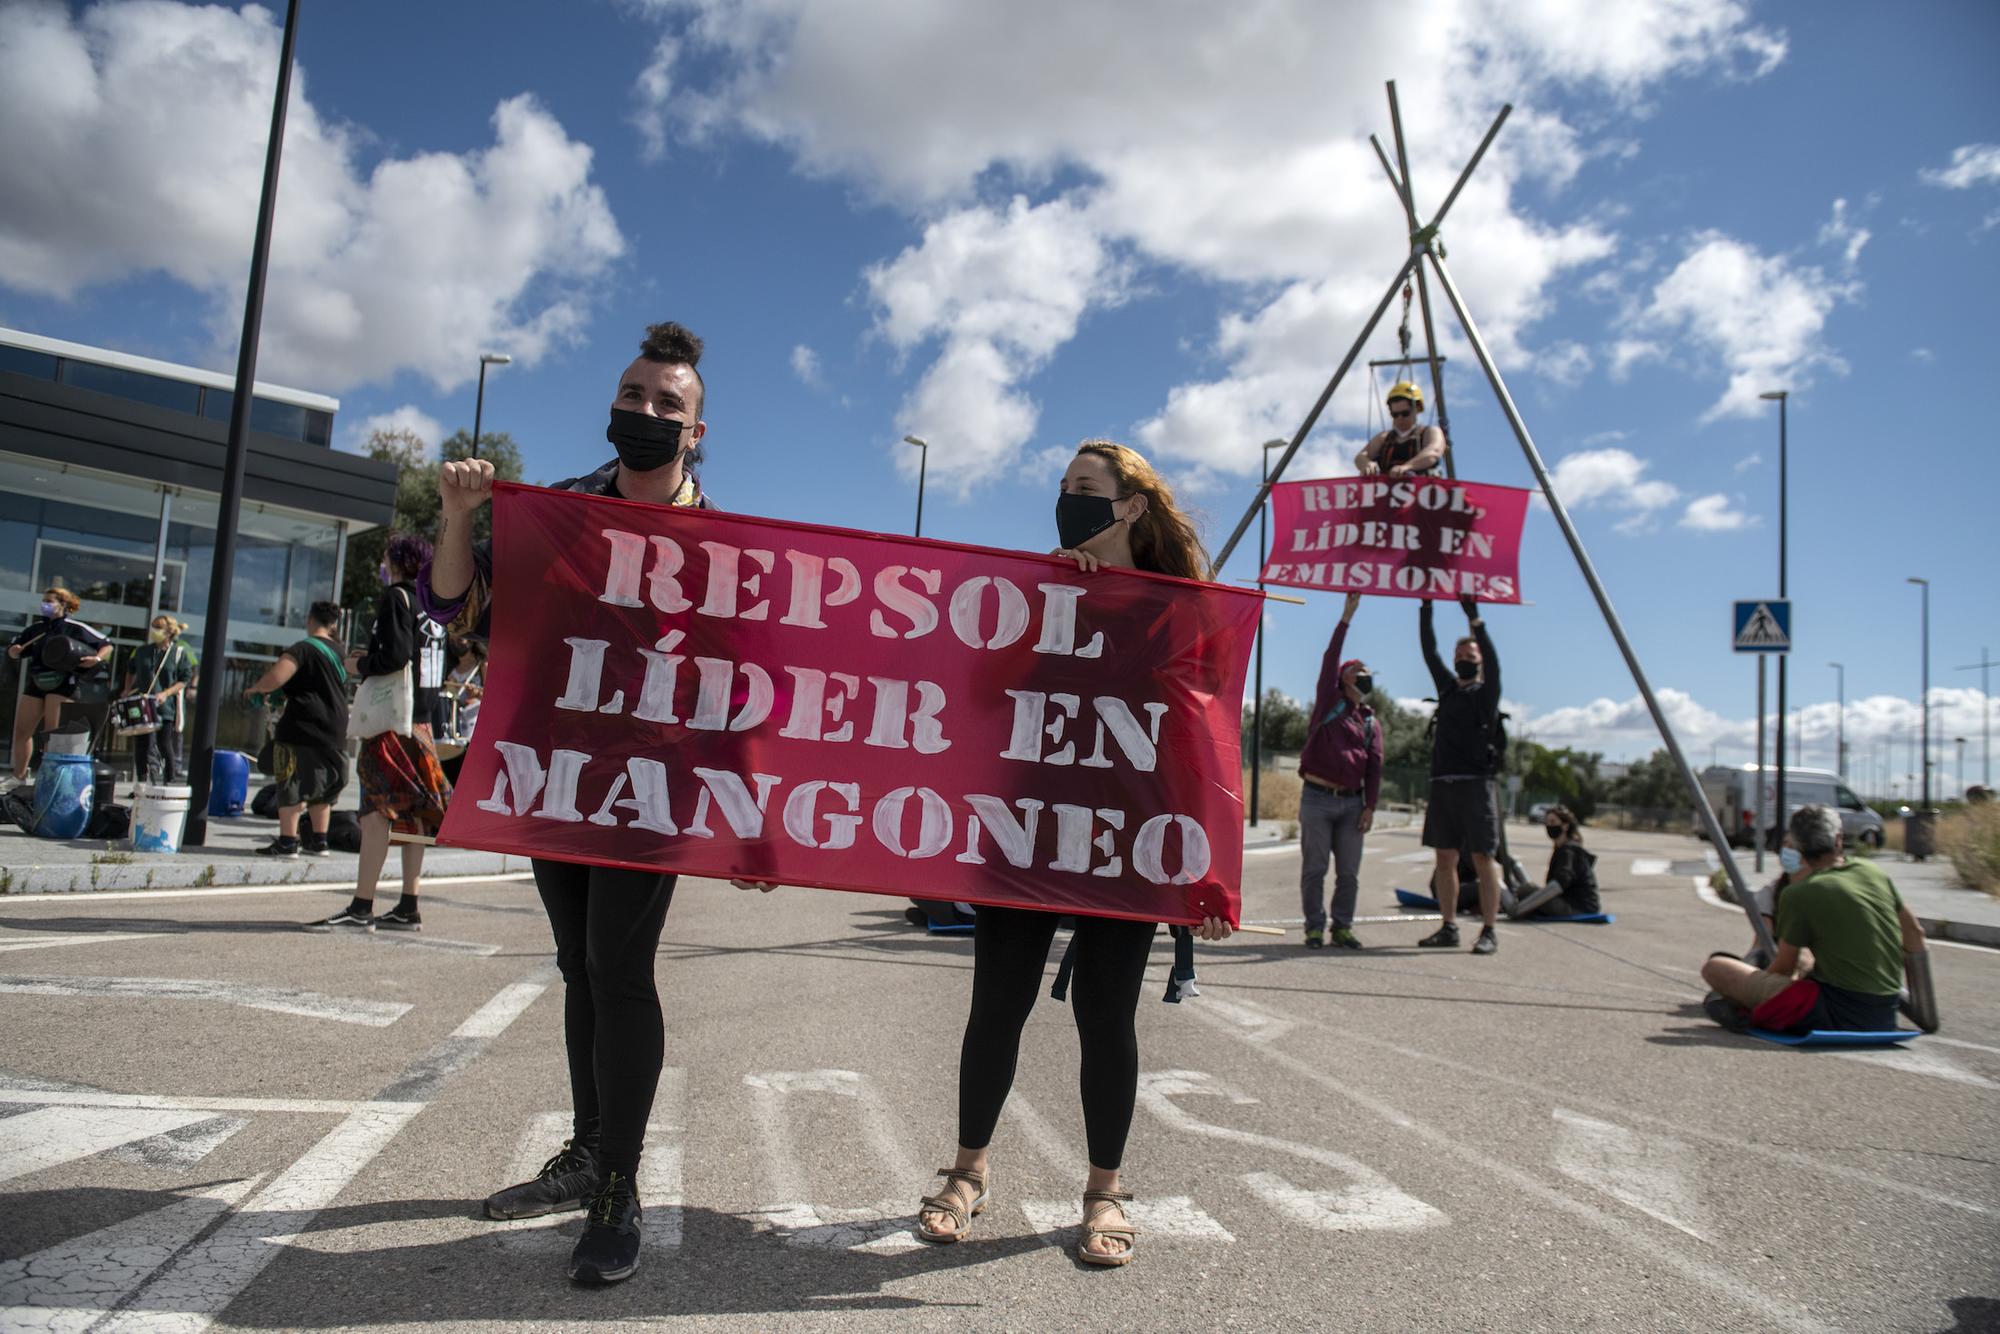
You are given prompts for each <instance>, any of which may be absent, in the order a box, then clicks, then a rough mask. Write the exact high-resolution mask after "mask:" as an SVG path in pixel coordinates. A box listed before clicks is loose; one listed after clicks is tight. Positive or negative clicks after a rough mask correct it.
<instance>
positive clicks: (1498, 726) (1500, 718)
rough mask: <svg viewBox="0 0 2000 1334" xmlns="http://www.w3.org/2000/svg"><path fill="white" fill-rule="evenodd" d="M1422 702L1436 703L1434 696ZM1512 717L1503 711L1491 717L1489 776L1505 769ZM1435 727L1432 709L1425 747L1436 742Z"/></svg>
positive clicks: (1436, 716) (1435, 714)
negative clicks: (1510, 719)
mask: <svg viewBox="0 0 2000 1334" xmlns="http://www.w3.org/2000/svg"><path fill="white" fill-rule="evenodd" d="M1424 702H1425V703H1426V704H1436V703H1437V702H1438V701H1437V698H1436V696H1434V695H1425V696H1424ZM1513 716H1514V715H1513V714H1511V713H1508V712H1506V711H1505V710H1504V709H1503V710H1502V711H1500V712H1499V713H1496V714H1494V715H1493V727H1492V729H1491V732H1490V734H1489V735H1488V736H1487V738H1486V764H1487V769H1486V772H1487V773H1488V774H1489V775H1498V774H1499V773H1500V772H1501V771H1502V770H1504V769H1505V768H1506V767H1507V720H1508V719H1509V718H1511V717H1513ZM1437 725H1438V715H1437V710H1436V709H1432V710H1431V720H1430V721H1429V722H1427V723H1425V724H1424V744H1425V745H1426V746H1427V747H1428V746H1431V745H1433V744H1435V742H1436V740H1437Z"/></svg>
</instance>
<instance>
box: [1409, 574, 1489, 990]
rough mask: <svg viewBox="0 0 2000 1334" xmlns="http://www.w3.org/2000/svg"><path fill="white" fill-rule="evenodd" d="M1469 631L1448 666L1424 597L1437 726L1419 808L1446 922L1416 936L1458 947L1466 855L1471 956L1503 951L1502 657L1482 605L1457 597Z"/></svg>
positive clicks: (1423, 630) (1423, 632) (1421, 619)
mask: <svg viewBox="0 0 2000 1334" xmlns="http://www.w3.org/2000/svg"><path fill="white" fill-rule="evenodd" d="M1459 602H1460V604H1461V605H1462V606H1463V607H1464V608H1465V617H1466V620H1467V621H1468V622H1470V623H1471V629H1472V633H1471V634H1470V635H1467V636H1466V637H1465V638H1463V639H1461V640H1459V641H1458V645H1457V647H1455V648H1454V649H1453V650H1452V670H1451V671H1449V672H1447V671H1446V670H1445V667H1444V663H1443V661H1442V660H1440V659H1439V657H1438V651H1437V631H1436V629H1435V628H1434V627H1433V625H1432V623H1431V609H1432V605H1433V604H1432V603H1431V602H1429V601H1428V600H1426V601H1425V602H1424V604H1423V610H1422V611H1420V612H1419V613H1418V616H1417V624H1418V627H1419V632H1420V636H1421V638H1422V640H1423V648H1424V664H1425V665H1426V666H1428V667H1429V668H1430V669H1431V680H1432V681H1433V682H1435V683H1436V685H1437V693H1438V707H1437V722H1436V729H1435V731H1434V732H1433V734H1432V737H1431V796H1430V805H1429V807H1428V808H1427V809H1426V810H1425V811H1424V846H1425V847H1427V848H1431V849H1433V850H1434V851H1435V852H1436V853H1437V869H1436V871H1435V872H1433V873H1432V875H1431V892H1432V893H1433V894H1435V895H1437V901H1438V911H1439V912H1440V913H1441V914H1442V915H1443V917H1444V925H1443V926H1441V927H1439V928H1438V929H1437V930H1436V931H1435V932H1433V933H1432V934H1430V935H1428V936H1425V937H1424V938H1423V939H1422V940H1420V941H1418V942H1417V943H1418V944H1419V945H1425V946H1429V947H1431V948H1446V947H1450V946H1455V945H1457V944H1458V922H1457V921H1456V920H1455V919H1456V918H1457V916H1458V854H1459V853H1460V852H1465V853H1468V854H1470V855H1471V857H1472V865H1473V868H1474V869H1475V870H1476V871H1477V872H1478V873H1479V916H1480V918H1481V920H1482V922H1483V926H1482V928H1481V930H1480V932H1479V939H1478V940H1477V941H1475V942H1474V943H1473V946H1472V952H1473V953H1474V954H1491V953H1493V951H1495V950H1496V949H1498V948H1500V942H1499V940H1498V939H1497V938H1496V937H1495V936H1494V934H1493V923H1494V921H1495V919H1496V918H1497V917H1498V916H1499V913H1500V867H1499V864H1498V863H1497V862H1495V861H1494V860H1493V853H1494V851H1495V849H1497V848H1498V847H1499V845H1500V816H1499V812H1498V811H1497V810H1495V809H1494V804H1493V769H1494V765H1495V763H1496V762H1497V760H1498V758H1499V748H1498V744H1497V743H1498V741H1499V729H1500V657H1499V655H1498V654H1497V653H1495V652H1494V651H1493V641H1492V640H1491V639H1489V638H1487V635H1486V622H1484V621H1482V620H1480V619H1479V604H1478V603H1477V602H1475V601H1474V600H1473V599H1472V598H1470V597H1464V598H1460V599H1459Z"/></svg>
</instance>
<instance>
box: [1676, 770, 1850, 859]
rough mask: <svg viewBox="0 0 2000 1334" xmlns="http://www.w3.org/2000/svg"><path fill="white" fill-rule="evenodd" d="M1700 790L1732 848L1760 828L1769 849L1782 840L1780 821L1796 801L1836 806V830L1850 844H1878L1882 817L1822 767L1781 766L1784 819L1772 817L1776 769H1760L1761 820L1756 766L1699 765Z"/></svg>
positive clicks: (1795, 806) (1751, 838) (1788, 816)
mask: <svg viewBox="0 0 2000 1334" xmlns="http://www.w3.org/2000/svg"><path fill="white" fill-rule="evenodd" d="M1701 789H1702V792H1703V793H1704V794H1705V795H1706V796H1707V798H1708V802H1709V807H1710V809H1712V810H1713V811H1714V812H1715V818H1716V819H1717V820H1719V821H1720V822H1721V824H1722V828H1723V832H1724V833H1725V834H1727V835H1728V838H1729V843H1730V846H1732V847H1738V848H1747V847H1751V846H1754V840H1755V837H1756V832H1757V830H1759V829H1762V830H1763V831H1764V838H1765V846H1766V847H1772V848H1775V847H1776V846H1777V845H1778V844H1779V843H1780V842H1781V841H1783V829H1784V823H1785V821H1789V820H1790V819H1791V816H1792V813H1793V812H1795V811H1797V810H1798V809H1799V808H1800V807H1802V806H1830V807H1832V808H1833V809H1834V810H1837V811H1839V812H1840V828H1841V832H1842V833H1843V834H1844V835H1845V837H1846V839H1847V842H1848V843H1849V844H1850V845H1852V846H1857V847H1867V848H1879V847H1881V846H1882V817H1881V816H1880V815H1877V814H1876V813H1875V812H1874V811H1873V810H1872V809H1870V808H1869V806H1868V805H1867V803H1865V802H1863V801H1862V800H1861V798H1860V797H1857V796H1856V795H1854V792H1853V790H1852V789H1851V788H1849V787H1848V786H1847V784H1846V783H1844V782H1842V781H1841V778H1840V775H1839V774H1836V773H1831V772H1829V771H1828V770H1825V769H1787V770H1785V821H1781V820H1779V819H1778V816H1777V809H1776V808H1777V801H1778V771H1777V770H1776V769H1766V770H1764V800H1763V810H1762V813H1761V814H1762V818H1761V819H1760V818H1758V812H1757V805H1758V802H1757V766H1756V765H1754V764H1744V765H1737V766H1730V765H1720V764H1718V765H1712V766H1710V767H1709V768H1707V769H1704V770H1702V774H1701Z"/></svg>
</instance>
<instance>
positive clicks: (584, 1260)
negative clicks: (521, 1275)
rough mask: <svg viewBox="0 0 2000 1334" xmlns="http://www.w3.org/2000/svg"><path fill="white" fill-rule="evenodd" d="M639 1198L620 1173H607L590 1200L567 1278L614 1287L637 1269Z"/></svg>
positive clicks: (628, 1180)
mask: <svg viewBox="0 0 2000 1334" xmlns="http://www.w3.org/2000/svg"><path fill="white" fill-rule="evenodd" d="M639 1216H640V1209H639V1196H638V1194H637V1192H635V1191H634V1190H633V1189H632V1179H631V1178H630V1177H628V1176H626V1175H625V1174H624V1173H623V1172H607V1173H606V1174H605V1176H604V1184H603V1185H602V1186H599V1187H598V1188H597V1194H595V1195H593V1196H592V1197H591V1200H590V1213H589V1216H588V1217H586V1218H585V1220H584V1224H583V1235H582V1236H581V1237H579V1238H577V1242H576V1249H575V1250H573V1251H571V1252H570V1255H569V1276H570V1278H571V1279H573V1280H574V1281H576V1282H578V1283H588V1284H603V1283H617V1282H619V1281H621V1280H623V1279H628V1278H630V1277H632V1275H633V1273H634V1272H635V1271H636V1270H637V1269H638V1268H639V1241H640V1228H639Z"/></svg>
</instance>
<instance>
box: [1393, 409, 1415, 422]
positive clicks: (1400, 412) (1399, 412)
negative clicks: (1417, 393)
mask: <svg viewBox="0 0 2000 1334" xmlns="http://www.w3.org/2000/svg"><path fill="white" fill-rule="evenodd" d="M1389 415H1390V416H1391V417H1395V418H1397V419H1398V420H1400V419H1402V418H1404V417H1414V416H1416V415H1417V414H1416V413H1414V412H1412V411H1410V410H1409V409H1408V408H1401V409H1396V410H1392V411H1391V412H1390V413H1389Z"/></svg>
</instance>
